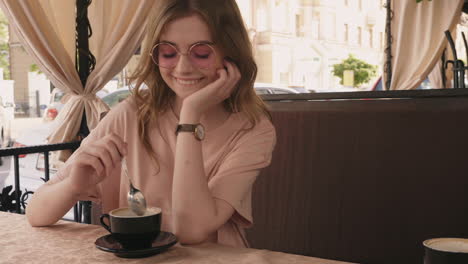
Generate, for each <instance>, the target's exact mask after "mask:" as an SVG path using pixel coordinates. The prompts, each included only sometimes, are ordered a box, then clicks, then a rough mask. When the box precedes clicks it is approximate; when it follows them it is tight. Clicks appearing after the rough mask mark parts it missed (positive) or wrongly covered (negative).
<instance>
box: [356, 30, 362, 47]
mask: <svg viewBox="0 0 468 264" xmlns="http://www.w3.org/2000/svg"><path fill="white" fill-rule="evenodd" d="M357 44H358V45H359V46H360V45H362V27H358V28H357Z"/></svg>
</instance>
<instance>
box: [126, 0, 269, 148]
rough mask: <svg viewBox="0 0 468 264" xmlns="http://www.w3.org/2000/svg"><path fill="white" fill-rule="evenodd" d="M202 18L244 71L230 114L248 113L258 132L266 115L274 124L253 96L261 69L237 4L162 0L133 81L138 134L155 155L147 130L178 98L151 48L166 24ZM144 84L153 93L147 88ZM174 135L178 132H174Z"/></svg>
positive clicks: (222, 48) (150, 20) (224, 51)
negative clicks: (186, 17) (165, 79)
mask: <svg viewBox="0 0 468 264" xmlns="http://www.w3.org/2000/svg"><path fill="white" fill-rule="evenodd" d="M193 14H197V15H199V16H200V17H201V18H202V19H203V20H204V21H205V22H206V24H207V25H208V27H209V29H210V31H211V35H212V37H213V40H214V43H215V45H216V46H217V48H218V49H219V50H220V51H221V53H222V54H223V55H224V56H225V57H229V58H230V59H231V60H233V61H234V63H235V64H236V65H237V67H238V68H239V70H240V73H241V76H242V77H241V79H240V81H239V84H238V86H237V87H236V88H235V90H234V91H233V93H232V94H231V96H230V97H229V98H228V99H226V100H225V101H224V102H223V105H224V107H225V109H226V110H227V111H228V112H231V113H235V112H243V113H244V114H245V115H246V116H247V118H248V119H249V120H250V122H251V124H252V127H254V126H255V125H256V124H257V122H258V121H259V120H260V118H261V117H262V116H267V117H268V118H270V119H271V116H270V114H269V112H268V109H267V107H266V105H265V103H264V102H263V100H262V99H261V98H260V97H259V96H258V95H257V94H256V93H255V91H254V88H253V86H254V82H255V78H256V76H257V65H256V63H255V61H254V58H253V54H252V44H251V43H250V40H249V37H248V33H247V30H246V28H245V25H244V22H243V20H242V16H241V13H240V11H239V8H238V6H237V4H236V2H235V0H215V1H213V0H158V1H157V4H155V6H154V7H153V10H152V14H151V15H150V16H149V18H148V22H147V25H146V30H147V33H146V34H147V35H146V38H145V41H144V43H143V45H142V56H141V59H140V62H139V64H138V66H137V68H136V70H135V72H134V74H133V75H132V76H131V77H130V82H132V83H134V84H135V89H134V91H133V94H132V96H133V97H134V99H135V102H136V105H137V107H138V111H137V115H138V134H139V138H140V140H141V142H142V143H143V145H144V146H145V148H147V151H148V152H149V153H150V154H155V153H154V151H153V150H152V149H151V144H150V139H149V135H148V131H147V127H148V125H149V123H150V121H154V120H157V118H158V116H159V115H160V114H161V113H163V112H165V111H166V110H168V109H170V104H171V102H172V101H173V99H174V98H175V93H174V92H173V91H172V90H171V89H170V88H169V87H168V85H167V84H166V83H165V82H164V80H163V79H162V77H161V73H160V71H159V67H158V66H156V65H155V64H154V63H153V61H152V60H151V57H150V56H149V54H150V51H151V49H152V47H153V46H154V45H155V44H156V43H158V42H159V41H160V36H161V33H162V32H163V31H164V29H165V25H167V24H168V23H169V22H171V21H174V20H176V19H178V18H181V17H185V16H189V15H193ZM143 84H145V85H146V86H147V87H148V89H143ZM174 131H175V128H174Z"/></svg>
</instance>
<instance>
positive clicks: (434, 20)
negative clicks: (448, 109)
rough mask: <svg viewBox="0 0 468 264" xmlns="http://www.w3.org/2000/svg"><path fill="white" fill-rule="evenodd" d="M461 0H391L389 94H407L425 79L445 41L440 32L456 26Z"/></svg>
mask: <svg viewBox="0 0 468 264" xmlns="http://www.w3.org/2000/svg"><path fill="white" fill-rule="evenodd" d="M462 5H463V0H450V1H427V0H424V1H422V2H420V3H416V1H415V0H403V1H402V0H394V1H392V9H393V12H394V16H393V20H392V35H393V43H392V54H393V59H392V70H393V73H392V79H391V87H390V90H411V89H415V88H416V87H418V86H419V84H420V83H421V82H422V81H423V80H424V79H425V78H426V76H428V74H429V73H430V72H431V70H432V69H433V68H434V65H435V64H436V63H437V61H438V60H439V59H440V57H441V55H442V52H443V49H444V48H445V46H446V43H447V40H446V38H445V34H444V31H445V30H447V29H452V28H454V26H455V25H456V24H457V23H458V21H459V19H460V15H461V8H462Z"/></svg>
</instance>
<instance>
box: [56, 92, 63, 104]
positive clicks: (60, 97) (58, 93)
mask: <svg viewBox="0 0 468 264" xmlns="http://www.w3.org/2000/svg"><path fill="white" fill-rule="evenodd" d="M64 95H65V93H64V92H57V93H55V96H54V102H56V103H58V102H60V100H62V97H63V96H64Z"/></svg>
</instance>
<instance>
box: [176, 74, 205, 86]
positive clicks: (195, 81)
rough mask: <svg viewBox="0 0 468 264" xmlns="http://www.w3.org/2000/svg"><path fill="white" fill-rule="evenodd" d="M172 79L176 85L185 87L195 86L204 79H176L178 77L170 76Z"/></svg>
mask: <svg viewBox="0 0 468 264" xmlns="http://www.w3.org/2000/svg"><path fill="white" fill-rule="evenodd" d="M172 78H174V80H175V81H176V82H177V84H180V85H186V86H193V85H195V84H198V83H200V82H201V81H202V80H203V79H204V77H201V78H178V77H175V76H172Z"/></svg>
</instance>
